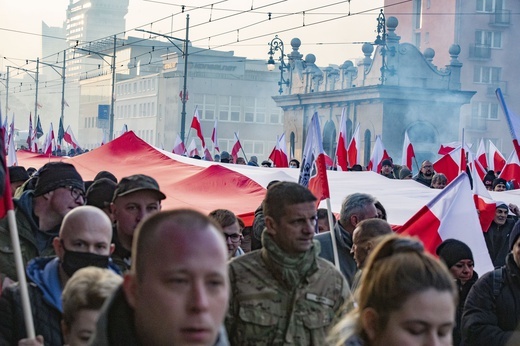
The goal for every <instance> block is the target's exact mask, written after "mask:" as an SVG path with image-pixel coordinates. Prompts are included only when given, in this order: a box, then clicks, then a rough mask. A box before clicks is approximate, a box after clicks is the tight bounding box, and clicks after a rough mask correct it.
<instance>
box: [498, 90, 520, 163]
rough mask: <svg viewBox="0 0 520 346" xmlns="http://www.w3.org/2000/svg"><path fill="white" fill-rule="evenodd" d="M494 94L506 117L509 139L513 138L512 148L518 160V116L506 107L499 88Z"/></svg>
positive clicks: (519, 127) (519, 119)
mask: <svg viewBox="0 0 520 346" xmlns="http://www.w3.org/2000/svg"><path fill="white" fill-rule="evenodd" d="M495 93H496V95H497V99H498V103H499V104H500V106H501V107H502V111H503V112H504V115H505V116H506V120H507V124H508V125H509V131H510V132H511V137H512V138H513V146H514V148H515V151H516V156H517V158H518V157H520V144H519V143H518V140H519V137H520V116H518V114H516V113H514V112H513V111H512V110H511V109H509V108H508V107H507V105H506V101H505V100H504V95H502V90H500V88H497V90H496V92H495Z"/></svg>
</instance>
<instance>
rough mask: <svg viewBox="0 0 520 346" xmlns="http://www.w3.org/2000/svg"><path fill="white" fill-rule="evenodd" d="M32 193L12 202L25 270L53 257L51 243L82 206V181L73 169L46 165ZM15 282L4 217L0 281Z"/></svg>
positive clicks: (59, 164) (0, 232)
mask: <svg viewBox="0 0 520 346" xmlns="http://www.w3.org/2000/svg"><path fill="white" fill-rule="evenodd" d="M36 174H37V181H36V185H35V188H34V190H27V191H25V192H24V193H23V194H22V195H21V196H20V198H18V199H14V204H15V216H16V224H17V226H18V238H19V240H20V246H21V250H22V259H23V262H24V266H25V265H27V263H28V262H29V261H30V260H31V259H33V258H35V257H41V256H52V255H54V249H53V247H52V240H53V239H54V238H55V237H57V236H58V233H59V229H60V226H61V223H62V221H63V218H64V217H65V215H66V214H67V213H68V212H69V211H71V210H72V209H74V208H76V207H79V206H81V205H83V204H85V188H84V184H83V179H82V178H81V176H80V175H79V173H78V171H77V170H76V168H74V166H73V165H71V164H68V163H64V162H49V163H47V164H46V165H44V166H43V167H42V168H41V169H40V170H39V171H38V172H37V173H36ZM5 278H9V279H11V280H14V281H17V280H18V277H17V274H16V269H15V264H14V255H13V248H12V241H11V236H10V233H9V227H8V225H7V217H5V218H3V219H2V220H0V279H1V280H2V282H1V283H4V279H5Z"/></svg>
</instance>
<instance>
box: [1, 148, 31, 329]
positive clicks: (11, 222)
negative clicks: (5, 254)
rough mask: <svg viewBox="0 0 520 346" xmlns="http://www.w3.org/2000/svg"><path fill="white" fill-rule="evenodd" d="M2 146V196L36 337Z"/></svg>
mask: <svg viewBox="0 0 520 346" xmlns="http://www.w3.org/2000/svg"><path fill="white" fill-rule="evenodd" d="M0 146H1V147H2V153H1V154H0V155H1V157H2V158H3V160H2V161H3V162H2V165H3V169H4V172H5V179H4V180H5V182H4V183H5V186H4V195H3V196H2V198H3V199H4V205H5V208H6V209H7V222H8V226H9V234H10V236H11V242H12V245H13V254H14V262H15V267H16V274H17V275H18V282H19V285H20V296H21V298H22V310H23V316H24V321H25V329H26V332H27V337H28V338H29V339H34V338H35V333H34V322H33V316H32V312H31V303H30V301H29V291H28V288H27V279H26V277H25V267H24V265H23V260H22V250H21V247H20V239H19V238H18V227H17V226H16V217H15V214H14V205H13V199H12V198H11V185H10V181H9V174H8V170H7V165H6V161H5V150H4V148H3V144H1V145H0Z"/></svg>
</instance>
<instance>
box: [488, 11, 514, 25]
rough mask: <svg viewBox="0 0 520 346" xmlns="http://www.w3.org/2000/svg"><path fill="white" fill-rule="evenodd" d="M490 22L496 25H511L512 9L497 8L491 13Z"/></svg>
mask: <svg viewBox="0 0 520 346" xmlns="http://www.w3.org/2000/svg"><path fill="white" fill-rule="evenodd" d="M489 24H490V25H495V26H509V25H511V10H495V12H494V13H491V16H490V18H489Z"/></svg>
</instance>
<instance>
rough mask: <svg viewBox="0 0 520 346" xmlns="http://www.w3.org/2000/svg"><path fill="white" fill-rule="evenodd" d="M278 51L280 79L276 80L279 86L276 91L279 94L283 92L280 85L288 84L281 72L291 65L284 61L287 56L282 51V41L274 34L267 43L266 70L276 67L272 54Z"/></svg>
mask: <svg viewBox="0 0 520 346" xmlns="http://www.w3.org/2000/svg"><path fill="white" fill-rule="evenodd" d="M277 51H280V58H279V59H278V60H279V61H280V66H279V67H278V68H279V69H280V81H278V85H279V86H280V89H279V90H278V92H279V93H280V95H281V94H282V93H283V87H282V85H284V84H285V85H286V86H289V78H287V79H285V78H284V77H283V72H284V71H285V70H289V68H290V67H291V66H290V64H289V63H285V57H286V56H287V55H286V54H285V53H284V50H283V41H282V40H281V39H280V38H278V35H276V36H275V37H274V38H273V39H272V40H271V43H269V52H268V53H267V54H269V59H268V60H267V70H268V71H274V68H275V67H276V62H275V60H274V58H273V55H274V54H275V52H277Z"/></svg>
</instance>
